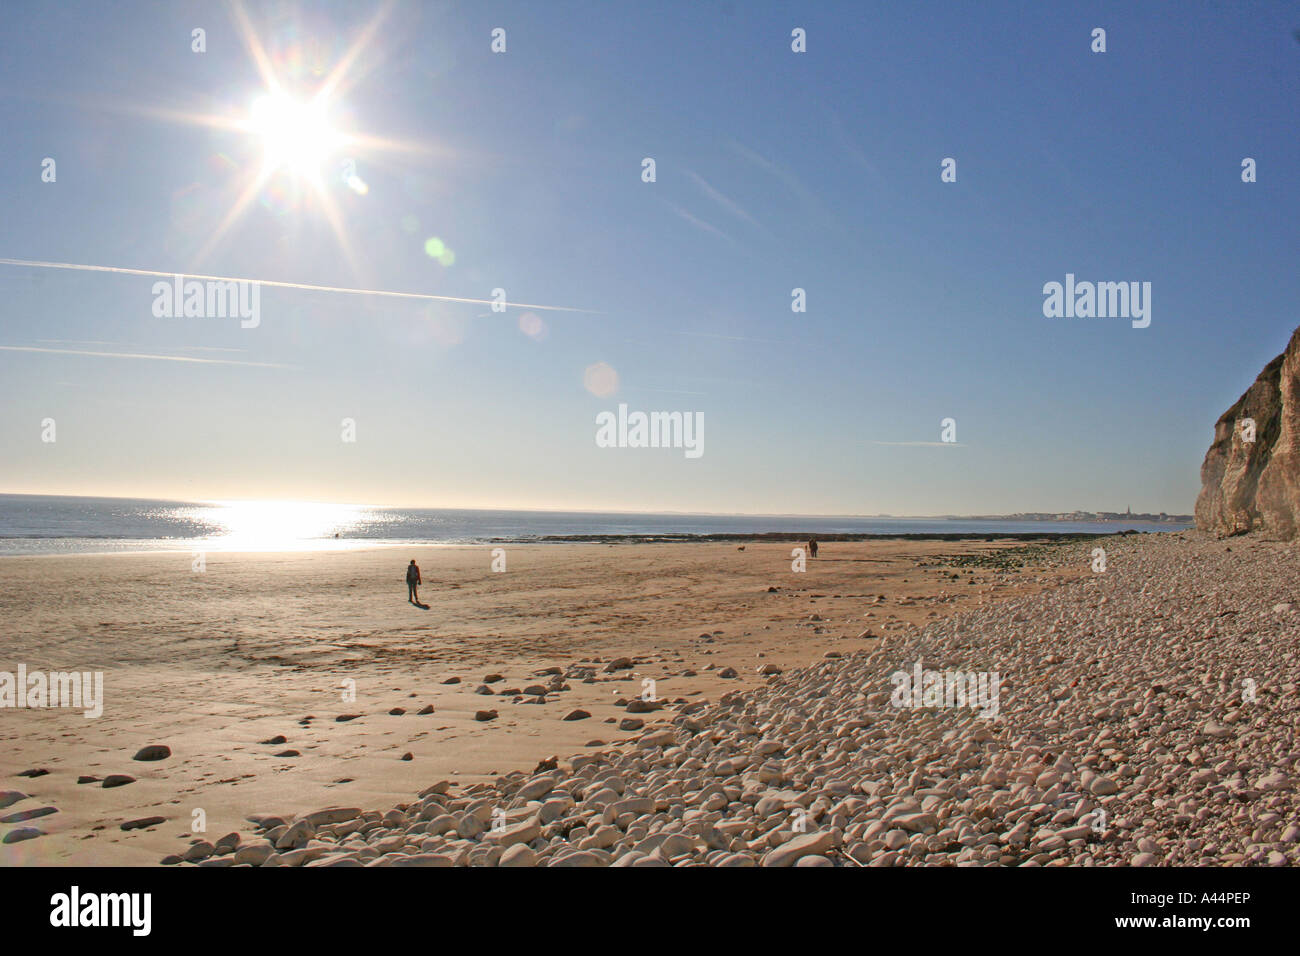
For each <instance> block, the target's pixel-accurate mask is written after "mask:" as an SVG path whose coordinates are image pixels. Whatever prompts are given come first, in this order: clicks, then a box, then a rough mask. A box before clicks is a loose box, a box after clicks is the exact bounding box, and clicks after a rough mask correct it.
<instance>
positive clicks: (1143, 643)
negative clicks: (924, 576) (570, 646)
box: [161, 532, 1300, 867]
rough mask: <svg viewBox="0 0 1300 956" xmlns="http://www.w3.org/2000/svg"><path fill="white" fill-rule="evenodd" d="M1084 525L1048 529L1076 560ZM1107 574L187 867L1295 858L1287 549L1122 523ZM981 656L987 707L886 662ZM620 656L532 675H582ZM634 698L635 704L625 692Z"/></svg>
mask: <svg viewBox="0 0 1300 956" xmlns="http://www.w3.org/2000/svg"><path fill="white" fill-rule="evenodd" d="M1094 546H1095V545H1094V544H1091V543H1088V544H1084V543H1076V544H1073V545H1068V546H1065V547H1063V548H1061V549H1060V554H1059V556H1058V557H1059V560H1060V561H1062V562H1063V563H1064V564H1072V565H1080V566H1086V565H1087V562H1088V560H1089V552H1091V551H1092V548H1093V547H1094ZM1105 550H1106V556H1105V557H1106V564H1105V570H1104V571H1103V572H1100V573H1096V572H1094V573H1091V574H1089V575H1087V576H1086V577H1076V578H1074V579H1072V580H1065V581H1062V582H1061V583H1060V584H1059V585H1058V586H1056V587H1053V588H1050V589H1047V590H1042V591H1040V592H1038V593H1034V594H1026V595H1019V596H1014V597H1012V598H1010V599H1007V600H1001V601H997V602H993V603H988V604H985V605H982V606H979V607H973V608H968V609H965V610H962V611H959V612H957V613H955V614H952V615H949V616H944V617H943V618H942V619H940V620H936V621H933V622H931V623H928V624H925V625H924V626H919V627H915V628H907V629H902V630H900V631H898V632H896V633H892V634H888V635H885V636H883V637H882V638H881V639H880V640H878V641H876V642H874V644H873V646H870V647H863V648H860V649H854V650H845V651H839V650H827V651H826V652H824V654H823V656H822V658H821V659H820V660H819V661H817V662H815V663H812V664H811V665H809V666H802V667H794V668H789V669H784V670H781V669H773V670H774V671H779V672H772V673H769V674H767V675H765V683H763V684H762V685H761V686H755V687H749V688H744V689H738V690H735V691H731V692H727V693H725V694H723V695H722V696H720V698H718V699H717V700H716V701H715V702H708V701H704V700H700V701H696V702H693V703H691V702H684V701H668V700H663V701H656V702H652V703H650V704H649V705H647V706H644V707H636V708H630V709H635V710H641V711H642V713H640V714H639V716H638V717H637V718H636V720H637V722H638V723H637V726H638V728H639V729H638V731H637V732H636V733H635V734H633V735H631V736H629V737H627V738H626V739H624V740H622V741H620V742H619V743H618V745H616V746H611V747H604V748H596V749H588V750H585V751H582V752H575V753H574V754H572V755H569V756H563V757H554V758H548V759H543V760H541V761H539V763H538V764H537V766H536V767H535V768H534V769H533V770H531V771H528V770H521V771H513V772H509V773H505V774H501V775H500V776H498V777H497V778H496V779H494V780H491V781H483V782H476V783H471V784H468V785H466V784H464V783H462V782H458V781H456V780H453V779H439V780H431V781H430V782H429V785H428V786H426V787H424V788H423V789H420V790H419V791H417V792H413V793H411V794H410V796H409V798H408V799H406V800H403V801H400V802H397V803H395V804H394V805H392V806H372V807H367V806H363V805H335V806H327V807H319V808H315V809H312V810H304V811H302V812H298V813H294V814H285V813H279V812H273V811H270V810H264V809H263V808H259V807H249V808H248V810H249V813H248V815H247V817H246V821H247V822H246V824H245V826H244V827H242V828H241V829H239V830H237V831H232V832H231V833H229V834H228V835H226V836H224V837H221V838H219V839H217V840H215V841H208V840H199V839H196V840H193V841H191V843H190V845H189V846H188V847H187V848H185V849H184V850H183V851H181V852H177V853H173V854H169V855H168V856H167V857H166V858H165V859H163V860H162V861H161V862H164V863H167V864H169V865H182V866H188V865H198V866H205V867H210V866H244V865H249V866H313V867H314V866H435V867H452V866H569V867H599V866H656V867H662V866H728V867H730V866H742V867H748V866H777V867H784V866H804V867H806V866H819V867H827V866H849V867H855V866H903V865H924V866H1031V867H1033V866H1085V867H1087V866H1114V865H1120V866H1169V865H1184V866H1186V865H1191V866H1288V865H1295V864H1296V863H1298V862H1300V793H1298V792H1297V777H1298V776H1300V767H1297V761H1300V743H1298V742H1297V735H1296V732H1297V724H1298V723H1300V693H1298V689H1297V674H1298V670H1297V665H1300V599H1298V598H1297V587H1298V585H1300V552H1298V551H1297V549H1296V546H1295V545H1293V544H1283V543H1275V542H1268V541H1264V540H1259V539H1257V538H1233V539H1227V540H1218V539H1215V538H1214V537H1212V536H1210V535H1206V534H1202V533H1197V532H1185V533H1179V534H1165V535H1142V536H1131V537H1123V538H1119V537H1116V538H1114V539H1112V540H1108V541H1106V542H1105ZM918 661H923V662H924V666H925V667H926V668H934V669H936V670H939V671H947V672H951V671H962V672H981V673H992V672H996V674H997V675H998V677H999V679H1000V680H999V685H998V686H999V700H998V707H997V716H996V717H990V716H988V713H987V710H986V711H984V712H981V711H980V710H979V709H978V708H975V707H970V706H953V707H950V706H898V705H897V704H896V700H895V698H896V694H895V691H896V686H895V681H894V680H893V679H892V677H893V675H897V674H899V673H906V672H909V671H911V670H912V669H913V668H914V667H915V666H916V664H917V662H918ZM610 665H614V669H617V668H618V667H620V666H623V665H622V664H621V663H620V662H619V661H617V660H612V661H609V662H608V663H607V664H606V665H604V667H602V668H597V667H592V668H580V667H579V668H571V669H568V670H567V671H565V672H564V673H559V674H555V673H552V674H538V675H537V679H538V680H540V681H547V680H551V681H555V680H559V681H561V682H564V681H568V682H573V681H581V680H583V679H585V678H591V677H593V676H594V675H595V674H596V673H598V672H599V671H602V670H606V669H608V668H609V667H610ZM624 703H625V706H626V704H627V703H629V702H624Z"/></svg>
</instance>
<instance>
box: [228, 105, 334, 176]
mask: <svg viewBox="0 0 1300 956" xmlns="http://www.w3.org/2000/svg"><path fill="white" fill-rule="evenodd" d="M248 125H249V128H250V129H251V130H252V131H253V133H255V134H256V135H257V136H258V137H260V138H261V140H262V147H263V171H264V172H266V173H270V172H275V171H277V170H280V169H286V170H288V171H289V172H291V173H294V174H296V175H299V176H306V177H308V178H311V179H316V178H318V177H319V175H320V170H321V167H323V166H324V165H325V164H326V163H327V162H328V161H329V160H330V159H332V158H333V156H334V154H335V152H336V151H337V150H338V148H339V147H340V146H341V145H342V144H343V140H344V138H343V136H342V134H340V133H339V132H338V131H337V130H336V129H335V128H334V127H333V126H331V125H330V121H329V116H328V114H327V110H326V109H325V107H324V105H323V104H322V103H321V102H319V100H313V101H310V102H306V103H303V102H299V101H298V100H295V99H293V98H292V97H290V96H288V95H287V94H285V93H279V92H277V93H267V94H265V95H263V96H259V97H258V98H257V99H256V100H255V101H254V102H253V107H252V109H251V110H250V111H249V124H248Z"/></svg>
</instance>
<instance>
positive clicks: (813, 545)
mask: <svg viewBox="0 0 1300 956" xmlns="http://www.w3.org/2000/svg"><path fill="white" fill-rule="evenodd" d="M808 556H809V557H810V558H815V557H817V539H816V538H809V539H808Z"/></svg>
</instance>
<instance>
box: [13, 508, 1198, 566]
mask: <svg viewBox="0 0 1300 956" xmlns="http://www.w3.org/2000/svg"><path fill="white" fill-rule="evenodd" d="M1187 527H1189V524H1188V523H1187V522H1183V521H1160V522H1142V521H1023V520H1021V521H1017V520H1008V519H971V518H903V517H870V516H849V515H846V516H842V517H840V516H827V515H812V516H806V515H805V516H800V515H713V514H665V513H655V514H628V513H599V512H583V511H488V510H463V509H449V508H393V507H375V506H368V505H339V504H318V503H310V502H256V501H226V502H180V501H154V500H147V499H134V498H78V497H67V496H53V495H0V556H4V555H29V554H95V553H111V552H127V551H208V550H214V551H310V550H333V549H347V548H357V547H374V546H383V545H398V544H430V545H450V544H484V543H528V542H539V541H546V542H550V541H555V542H563V541H566V540H582V539H589V538H592V537H594V536H602V535H607V536H628V537H656V536H662V535H692V536H694V535H719V534H721V535H730V534H736V535H748V534H764V533H773V534H774V533H789V534H797V535H817V536H824V535H833V534H871V535H895V534H897V535H902V534H1007V535H1013V534H1026V533H1031V534H1044V533H1056V534H1062V533H1064V534H1069V533H1074V534H1079V533H1082V534H1105V533H1114V532H1118V531H1127V530H1134V531H1178V530H1182V529H1184V528H1187Z"/></svg>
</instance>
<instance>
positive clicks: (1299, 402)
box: [1196, 329, 1300, 540]
mask: <svg viewBox="0 0 1300 956" xmlns="http://www.w3.org/2000/svg"><path fill="white" fill-rule="evenodd" d="M1247 419H1250V420H1252V421H1253V422H1254V424H1255V440H1254V441H1253V442H1249V441H1245V440H1244V439H1245V437H1246V435H1245V430H1244V427H1243V422H1244V421H1245V420H1247ZM1196 526H1197V527H1198V528H1200V529H1202V530H1204V531H1214V532H1217V533H1218V534H1223V535H1230V534H1244V533H1245V532H1248V531H1260V532H1262V533H1263V534H1264V535H1265V536H1266V537H1269V538H1280V539H1284V540H1289V539H1291V538H1294V537H1295V536H1296V533H1297V530H1300V329H1296V331H1295V332H1294V333H1293V334H1292V336H1291V341H1290V342H1289V343H1288V344H1287V347H1286V351H1285V352H1283V353H1282V354H1281V355H1279V356H1278V357H1277V358H1275V359H1273V361H1271V362H1269V363H1268V364H1267V365H1266V366H1264V370H1263V371H1262V372H1260V373H1259V377H1258V378H1257V379H1255V383H1254V384H1253V385H1251V386H1250V388H1248V389H1246V392H1245V394H1244V395H1242V396H1241V398H1239V399H1238V400H1237V402H1236V403H1235V404H1234V405H1233V406H1232V407H1231V408H1229V409H1228V410H1227V411H1226V412H1224V413H1223V415H1222V416H1220V418H1219V420H1218V422H1216V423H1215V425H1214V442H1213V444H1211V445H1210V450H1209V451H1208V452H1206V453H1205V461H1204V462H1203V463H1202V464H1201V493H1200V495H1199V496H1198V497H1197V499H1196Z"/></svg>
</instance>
